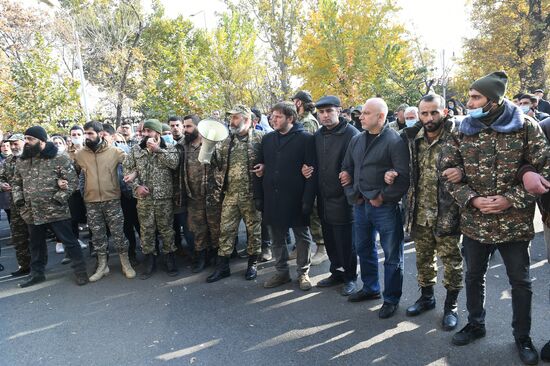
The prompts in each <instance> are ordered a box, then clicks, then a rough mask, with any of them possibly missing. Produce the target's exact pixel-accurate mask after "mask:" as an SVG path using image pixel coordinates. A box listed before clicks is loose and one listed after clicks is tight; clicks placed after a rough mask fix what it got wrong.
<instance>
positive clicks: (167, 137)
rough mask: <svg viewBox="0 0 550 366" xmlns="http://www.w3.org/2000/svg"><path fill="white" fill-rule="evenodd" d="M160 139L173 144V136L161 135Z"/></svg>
mask: <svg viewBox="0 0 550 366" xmlns="http://www.w3.org/2000/svg"><path fill="white" fill-rule="evenodd" d="M162 139H163V140H164V142H166V143H167V144H170V145H174V138H173V137H172V135H162Z"/></svg>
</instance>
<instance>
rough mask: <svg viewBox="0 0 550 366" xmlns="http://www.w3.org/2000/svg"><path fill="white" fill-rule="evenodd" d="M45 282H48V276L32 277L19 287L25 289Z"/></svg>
mask: <svg viewBox="0 0 550 366" xmlns="http://www.w3.org/2000/svg"><path fill="white" fill-rule="evenodd" d="M44 281H46V276H44V275H33V276H30V277H29V278H28V279H27V280H26V281H25V282H21V283H20V284H19V287H21V288H25V287H29V286H33V285H36V284H38V283H40V282H44Z"/></svg>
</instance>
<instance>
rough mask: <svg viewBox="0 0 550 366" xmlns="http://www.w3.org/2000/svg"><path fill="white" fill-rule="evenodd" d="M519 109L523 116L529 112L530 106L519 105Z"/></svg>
mask: <svg viewBox="0 0 550 366" xmlns="http://www.w3.org/2000/svg"><path fill="white" fill-rule="evenodd" d="M519 109H521V111H522V112H523V113H525V114H527V113H529V111H530V110H531V106H528V105H521V106H519Z"/></svg>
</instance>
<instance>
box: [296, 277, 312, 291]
mask: <svg viewBox="0 0 550 366" xmlns="http://www.w3.org/2000/svg"><path fill="white" fill-rule="evenodd" d="M298 283H299V284H300V290H302V291H309V290H311V287H312V286H311V280H310V279H309V276H308V275H307V274H303V275H300V277H298Z"/></svg>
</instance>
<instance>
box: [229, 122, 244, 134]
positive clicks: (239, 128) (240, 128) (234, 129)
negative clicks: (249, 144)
mask: <svg viewBox="0 0 550 366" xmlns="http://www.w3.org/2000/svg"><path fill="white" fill-rule="evenodd" d="M229 130H230V131H231V133H232V134H234V135H239V134H240V133H241V132H243V130H244V121H241V122H240V123H239V125H238V126H237V127H233V126H229Z"/></svg>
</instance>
